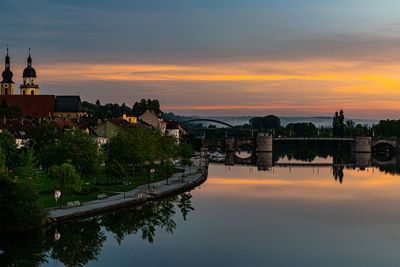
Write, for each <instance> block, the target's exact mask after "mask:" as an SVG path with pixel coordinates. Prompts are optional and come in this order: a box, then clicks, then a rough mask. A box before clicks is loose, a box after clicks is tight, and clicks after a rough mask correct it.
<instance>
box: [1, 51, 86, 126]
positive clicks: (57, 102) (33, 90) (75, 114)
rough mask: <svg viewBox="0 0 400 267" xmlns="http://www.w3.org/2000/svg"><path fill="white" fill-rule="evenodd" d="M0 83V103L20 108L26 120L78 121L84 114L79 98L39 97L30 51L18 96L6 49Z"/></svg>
mask: <svg viewBox="0 0 400 267" xmlns="http://www.w3.org/2000/svg"><path fill="white" fill-rule="evenodd" d="M2 78H3V79H2V81H1V82H0V88H1V90H0V103H6V104H7V106H8V107H10V106H13V105H18V106H21V108H22V114H23V115H24V116H25V117H26V118H30V117H31V118H47V117H56V118H64V119H67V120H72V119H78V118H80V117H82V116H84V115H85V114H86V113H85V112H84V111H83V107H82V103H81V99H80V97H79V96H55V95H40V94H39V84H38V82H37V75H36V70H35V69H34V68H33V67H32V57H31V49H30V48H29V54H28V58H27V66H26V68H25V69H24V71H23V74H22V81H23V82H22V84H21V85H20V94H19V95H17V94H15V92H14V84H15V83H14V81H13V73H12V71H11V60H10V56H9V51H8V47H7V53H6V57H5V69H4V71H3V73H2Z"/></svg>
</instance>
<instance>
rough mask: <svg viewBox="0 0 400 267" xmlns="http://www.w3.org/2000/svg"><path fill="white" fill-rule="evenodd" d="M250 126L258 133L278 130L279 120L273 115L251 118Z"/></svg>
mask: <svg viewBox="0 0 400 267" xmlns="http://www.w3.org/2000/svg"><path fill="white" fill-rule="evenodd" d="M250 124H251V125H252V126H253V128H254V129H258V130H259V131H267V130H278V129H279V128H280V126H281V120H280V119H279V118H278V117H276V116H274V115H268V116H265V117H254V118H251V119H250Z"/></svg>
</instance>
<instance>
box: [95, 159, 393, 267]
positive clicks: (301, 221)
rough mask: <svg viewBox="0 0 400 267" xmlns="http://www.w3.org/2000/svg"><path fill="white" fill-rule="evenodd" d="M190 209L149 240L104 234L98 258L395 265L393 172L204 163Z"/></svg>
mask: <svg viewBox="0 0 400 267" xmlns="http://www.w3.org/2000/svg"><path fill="white" fill-rule="evenodd" d="M192 195H193V199H192V204H193V206H194V208H195V209H196V210H195V211H193V212H191V213H190V214H189V216H188V220H187V221H186V222H183V220H182V219H181V216H180V214H179V213H177V215H176V216H175V220H176V222H177V228H176V230H175V231H174V234H173V235H169V234H166V233H164V232H162V231H158V232H157V235H156V238H155V243H154V244H148V243H146V242H142V241H141V240H140V237H139V236H137V235H132V236H129V237H127V238H126V239H125V240H124V241H123V242H122V245H120V246H119V245H118V244H117V243H116V242H115V240H113V238H112V237H111V236H112V235H111V234H108V236H109V238H108V240H107V241H106V243H105V246H104V247H103V251H102V254H101V255H100V256H99V262H92V264H93V265H98V264H100V265H102V266H110V265H118V266H134V265H139V266H140V265H146V266H160V265H162V266H188V265H190V266H398V262H399V261H400V256H399V253H398V251H399V250H400V176H397V175H396V176H393V175H386V174H383V173H380V172H379V171H378V170H377V169H372V168H370V169H367V170H365V171H359V170H344V182H343V184H340V183H339V182H338V181H335V180H334V178H333V177H332V169H331V168H304V167H302V168H299V167H297V168H291V169H289V168H276V167H275V168H273V169H272V170H270V171H267V172H258V171H257V170H256V168H255V167H244V166H234V167H225V166H224V165H218V164H213V165H211V166H210V169H209V177H208V180H207V181H206V183H205V184H203V185H202V186H201V187H200V188H198V189H196V190H194V191H193V192H192Z"/></svg>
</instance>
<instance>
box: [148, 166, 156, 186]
mask: <svg viewBox="0 0 400 267" xmlns="http://www.w3.org/2000/svg"><path fill="white" fill-rule="evenodd" d="M153 175H154V169H153V168H151V169H150V183H151V182H152V181H153ZM150 183H148V184H147V189H148V190H150Z"/></svg>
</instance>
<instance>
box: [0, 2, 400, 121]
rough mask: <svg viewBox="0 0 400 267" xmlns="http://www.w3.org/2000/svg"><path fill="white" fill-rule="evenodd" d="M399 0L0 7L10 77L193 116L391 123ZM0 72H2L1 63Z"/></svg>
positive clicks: (399, 84) (395, 106)
mask: <svg viewBox="0 0 400 267" xmlns="http://www.w3.org/2000/svg"><path fill="white" fill-rule="evenodd" d="M399 10H400V1H395V0H381V1H376V0H346V1H344V0H324V1H321V0H318V1H317V0H285V1H282V0H279V1H278V0H275V1H271V0H246V1H244V0H113V1H110V0H96V1H92V0H84V1H83V0H64V1H62V0H32V1H23V0H1V9H0V17H1V21H0V33H1V34H0V48H1V47H2V51H1V58H2V60H4V55H5V48H6V44H7V43H8V45H9V48H10V56H11V67H12V71H13V72H14V81H15V82H16V83H17V84H19V83H21V82H22V77H21V76H22V71H23V68H24V66H25V64H26V56H27V50H28V47H31V48H32V57H33V65H34V67H35V68H36V71H37V74H38V81H39V84H40V86H41V89H40V93H41V94H57V95H64V94H78V93H79V94H80V96H81V98H82V99H83V100H87V101H92V102H94V101H96V99H99V100H100V101H101V102H102V103H105V102H107V103H108V102H116V103H121V104H122V103H123V102H125V103H126V104H127V105H132V104H133V103H134V102H135V101H137V100H140V99H141V98H156V99H159V100H160V102H161V104H162V108H163V110H164V111H173V112H175V113H178V114H186V115H188V114H198V115H266V114H276V115H279V116H323V115H329V116H331V115H332V113H333V112H334V111H335V110H338V109H340V108H342V109H344V111H345V115H346V116H347V117H353V118H378V119H380V118H399V117H400V116H399V115H398V114H400V12H399ZM2 68H3V67H2Z"/></svg>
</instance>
